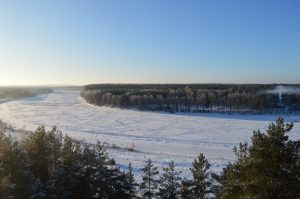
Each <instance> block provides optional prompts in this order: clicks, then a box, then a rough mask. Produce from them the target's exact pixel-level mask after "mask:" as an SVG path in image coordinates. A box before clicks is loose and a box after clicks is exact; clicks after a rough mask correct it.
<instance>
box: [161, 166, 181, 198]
mask: <svg viewBox="0 0 300 199" xmlns="http://www.w3.org/2000/svg"><path fill="white" fill-rule="evenodd" d="M163 170H164V173H163V174H162V176H161V178H160V189H159V195H160V197H161V198H162V199H176V198H179V193H180V181H181V177H180V174H181V172H177V171H175V164H174V162H173V161H171V162H170V163H169V165H168V167H165V168H163Z"/></svg>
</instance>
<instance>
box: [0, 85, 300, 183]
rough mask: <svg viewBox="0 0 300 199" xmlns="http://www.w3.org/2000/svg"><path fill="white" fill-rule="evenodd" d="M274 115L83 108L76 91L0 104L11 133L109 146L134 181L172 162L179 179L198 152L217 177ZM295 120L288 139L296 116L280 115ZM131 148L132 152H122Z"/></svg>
mask: <svg viewBox="0 0 300 199" xmlns="http://www.w3.org/2000/svg"><path fill="white" fill-rule="evenodd" d="M277 117H278V116H277V115H229V114H228V115H226V114H183V113H182V114H168V113H158V112H142V111H135V110H125V109H119V108H110V107H98V106H93V105H89V104H87V103H86V102H85V101H84V100H83V99H82V98H81V97H80V96H79V92H78V91H61V90H60V91H55V92H53V93H50V94H45V95H40V96H37V97H32V98H25V99H19V100H14V101H10V102H6V103H3V104H0V119H2V120H3V121H4V122H6V123H8V124H10V125H12V126H13V127H14V128H15V129H26V130H35V129H36V127H38V126H40V125H44V126H46V127H49V128H50V127H51V126H57V128H58V129H59V130H61V131H62V132H63V133H66V134H68V135H69V136H71V137H73V138H75V139H78V140H81V141H85V142H89V143H96V142H97V141H100V142H102V143H108V144H114V145H116V146H118V147H120V149H109V150H108V153H109V155H110V157H113V158H115V159H116V161H117V163H118V165H119V166H120V167H121V168H124V169H125V168H126V167H127V165H128V164H129V163H130V162H131V163H132V164H133V167H134V169H135V173H136V174H137V176H140V174H141V171H140V169H141V168H142V167H143V166H144V164H145V161H146V160H147V159H149V158H151V159H152V160H153V162H154V164H155V165H156V166H159V167H161V166H166V165H167V164H168V162H169V161H171V160H174V161H175V163H176V165H177V168H178V169H179V170H181V171H183V175H185V176H187V177H188V176H189V175H190V173H189V169H188V168H189V167H190V166H191V163H192V161H193V159H194V158H196V157H197V155H198V154H199V153H204V155H205V156H206V157H207V158H208V159H209V161H210V163H211V165H212V170H213V171H215V172H220V171H221V170H222V168H224V166H226V164H227V163H228V162H229V161H233V160H234V158H235V157H234V154H233V152H232V148H233V147H234V146H236V145H238V144H239V143H240V142H245V141H247V142H250V137H251V135H252V133H253V130H258V129H260V130H262V131H264V130H265V129H266V127H267V126H268V124H269V123H270V122H272V121H275V120H276V118H277ZM283 117H284V119H285V120H286V121H294V122H295V127H294V129H293V130H292V132H291V133H290V138H291V139H299V136H300V123H298V121H300V116H299V115H284V116H283ZM132 145H133V146H134V151H133V152H132V151H128V150H126V148H127V147H131V146H132Z"/></svg>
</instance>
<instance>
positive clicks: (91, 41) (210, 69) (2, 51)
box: [0, 0, 300, 85]
mask: <svg viewBox="0 0 300 199" xmlns="http://www.w3.org/2000/svg"><path fill="white" fill-rule="evenodd" d="M0 75H1V76H0V85H36V84H56V85H57V84H87V83H300V1H299V0H270V1H268V0H219V1H217V0H194V1H193V0H181V1H179V0H118V1H116V0H81V1H77V0H69V1H68V0H50V1H46V0H19V1H17V0H0Z"/></svg>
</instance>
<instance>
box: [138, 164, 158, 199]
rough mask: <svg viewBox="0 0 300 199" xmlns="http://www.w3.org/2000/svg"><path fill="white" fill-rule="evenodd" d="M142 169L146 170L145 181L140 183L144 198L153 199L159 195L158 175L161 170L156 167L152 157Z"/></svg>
mask: <svg viewBox="0 0 300 199" xmlns="http://www.w3.org/2000/svg"><path fill="white" fill-rule="evenodd" d="M142 171H143V172H144V174H143V176H142V178H143V182H142V183H141V185H140V187H141V190H142V194H143V197H144V198H148V199H151V198H153V197H155V196H156V195H157V189H158V183H159V180H158V179H157V175H158V173H159V172H158V170H157V167H154V165H153V164H152V161H151V159H149V160H148V161H147V164H146V165H145V167H144V168H143V169H142Z"/></svg>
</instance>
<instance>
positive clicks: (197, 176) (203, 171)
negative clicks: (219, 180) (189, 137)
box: [191, 153, 212, 199]
mask: <svg viewBox="0 0 300 199" xmlns="http://www.w3.org/2000/svg"><path fill="white" fill-rule="evenodd" d="M209 169H210V164H209V162H208V160H207V159H206V158H205V156H204V155H203V154H202V153H200V155H199V156H198V158H197V159H195V160H194V162H193V165H192V168H191V172H192V175H193V182H192V186H193V196H194V198H197V199H205V198H208V195H209V193H211V186H212V182H211V179H210V172H209Z"/></svg>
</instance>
